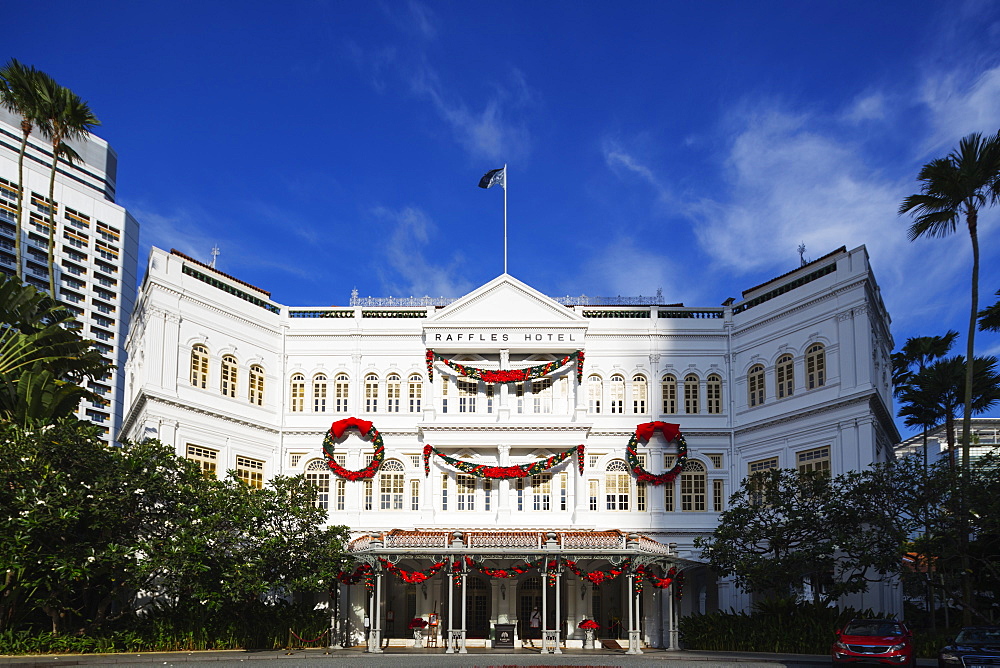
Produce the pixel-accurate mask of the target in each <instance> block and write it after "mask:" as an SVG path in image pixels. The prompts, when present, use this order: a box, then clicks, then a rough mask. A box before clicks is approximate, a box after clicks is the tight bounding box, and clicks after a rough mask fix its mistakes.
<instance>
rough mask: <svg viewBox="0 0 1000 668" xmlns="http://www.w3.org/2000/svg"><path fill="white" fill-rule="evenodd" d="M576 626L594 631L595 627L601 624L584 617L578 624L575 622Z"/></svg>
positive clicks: (599, 626)
mask: <svg viewBox="0 0 1000 668" xmlns="http://www.w3.org/2000/svg"><path fill="white" fill-rule="evenodd" d="M576 627H577V628H578V629H583V630H585V631H596V630H597V629H599V628H601V625H600V624H598V623H597V622H596V621H594V620H593V619H585V620H583V621H582V622H580V623H579V624H577V625H576Z"/></svg>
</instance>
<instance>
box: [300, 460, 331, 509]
mask: <svg viewBox="0 0 1000 668" xmlns="http://www.w3.org/2000/svg"><path fill="white" fill-rule="evenodd" d="M306 482H307V483H309V484H310V485H312V486H313V487H315V488H316V502H315V503H316V507H317V508H323V509H324V510H327V509H329V507H330V469H329V467H328V466H327V465H326V462H324V461H323V460H322V459H314V460H312V461H311V462H309V463H308V464H307V465H306Z"/></svg>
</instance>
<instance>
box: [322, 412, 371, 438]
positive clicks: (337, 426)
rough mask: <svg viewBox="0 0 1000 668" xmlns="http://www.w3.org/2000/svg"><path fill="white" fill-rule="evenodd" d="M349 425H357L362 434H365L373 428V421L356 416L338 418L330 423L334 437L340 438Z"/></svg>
mask: <svg viewBox="0 0 1000 668" xmlns="http://www.w3.org/2000/svg"><path fill="white" fill-rule="evenodd" d="M348 427H357V429H358V431H360V432H361V435H362V436H364V435H366V434H367V433H368V432H370V431H371V430H372V423H371V422H368V421H367V420H359V419H358V418H355V417H349V418H344V419H343V420H337V421H336V422H334V423H333V424H332V425H330V432H331V433H332V434H333V437H334V438H340V437H341V436H343V435H344V432H345V431H346V430H347V428H348Z"/></svg>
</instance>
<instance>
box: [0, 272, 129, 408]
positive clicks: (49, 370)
mask: <svg viewBox="0 0 1000 668" xmlns="http://www.w3.org/2000/svg"><path fill="white" fill-rule="evenodd" d="M76 327H77V323H76V320H75V316H74V314H73V312H72V311H70V310H69V309H68V308H66V307H65V306H62V305H60V304H59V303H58V302H56V301H55V300H54V299H53V298H52V297H51V296H49V295H47V294H45V293H44V292H39V291H38V290H36V289H35V288H34V287H32V286H30V285H22V284H21V282H20V281H19V280H17V279H16V278H12V277H9V276H6V275H0V418H2V419H4V420H13V421H16V422H18V423H19V424H26V423H27V422H28V421H31V420H51V419H53V418H57V417H61V416H66V415H69V414H71V413H73V411H75V410H76V408H77V405H78V404H79V402H80V400H81V399H82V398H92V399H94V400H95V401H97V400H99V397H97V395H95V394H93V393H91V392H90V391H89V390H86V389H84V388H83V387H82V383H83V382H85V381H86V380H88V379H95V378H99V377H102V376H104V375H105V374H106V373H107V372H108V370H109V368H110V365H109V364H108V362H107V360H105V359H104V358H103V357H102V356H101V354H100V352H99V351H98V350H97V349H96V348H94V347H93V343H94V342H93V341H90V340H87V339H84V338H83V337H81V336H80V335H79V334H78V333H77V331H76Z"/></svg>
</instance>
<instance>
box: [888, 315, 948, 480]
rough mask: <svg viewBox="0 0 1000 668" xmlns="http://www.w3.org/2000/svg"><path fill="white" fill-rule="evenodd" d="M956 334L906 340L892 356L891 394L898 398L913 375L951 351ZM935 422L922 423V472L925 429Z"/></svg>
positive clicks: (925, 463) (925, 451)
mask: <svg viewBox="0 0 1000 668" xmlns="http://www.w3.org/2000/svg"><path fill="white" fill-rule="evenodd" d="M957 337H958V332H956V331H955V330H953V329H949V330H948V333H947V334H945V335H944V336H914V337H911V338H909V339H907V340H906V343H905V344H903V347H902V348H901V349H900V351H899V352H898V353H893V355H892V384H893V388H894V389H893V394H895V395H896V396H897V397H899V396H900V395H901V394H902V393H903V392H904V391H905V389H906V388H907V386H908V385H909V383H910V381H911V380H913V377H914V376H915V375H918V374H920V373H923V371H924V369H925V368H926V367H927V365H928V364H930V363H931V362H933V361H934V360H936V359H938V358H939V357H944V356H945V355H947V354H948V351H949V350H951V346H952V344H953V343H954V342H955V339H956V338H957ZM935 423H936V420H932V421H931V422H929V423H922V424H921V425H920V426H922V427H923V435H924V470H925V471H926V469H927V429H928V428H929V427H932V426H934V424H935Z"/></svg>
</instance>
